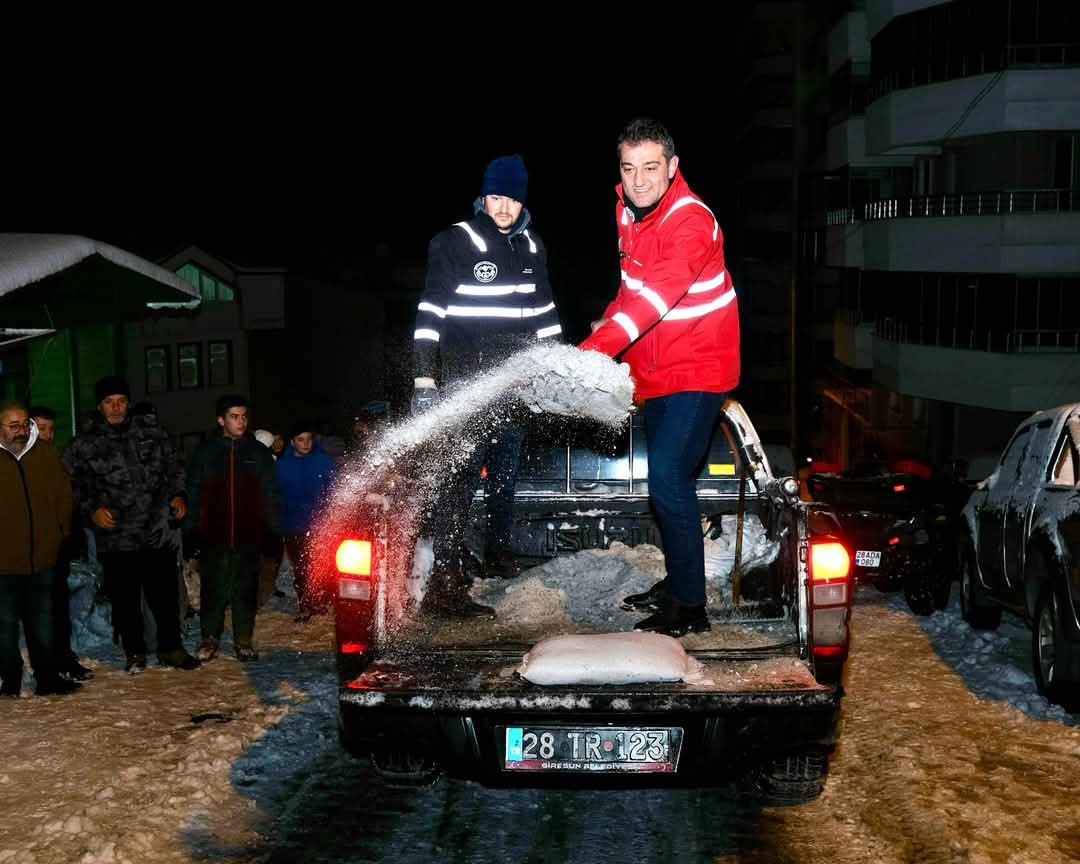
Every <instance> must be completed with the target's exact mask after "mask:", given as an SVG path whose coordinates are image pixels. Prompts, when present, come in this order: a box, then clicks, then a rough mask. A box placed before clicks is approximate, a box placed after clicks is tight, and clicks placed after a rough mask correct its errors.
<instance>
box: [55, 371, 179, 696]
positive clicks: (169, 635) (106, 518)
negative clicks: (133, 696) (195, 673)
mask: <svg viewBox="0 0 1080 864" xmlns="http://www.w3.org/2000/svg"><path fill="white" fill-rule="evenodd" d="M95 396H96V397H97V400H98V412H99V414H98V417H97V418H95V421H94V423H93V425H92V426H91V428H90V429H89V431H87V432H85V433H83V434H81V435H79V437H78V438H76V439H75V440H74V441H73V442H72V443H71V446H70V447H68V449H67V451H66V452H65V453H64V467H65V468H67V470H68V473H69V474H70V475H71V480H72V487H73V489H74V492H75V503H76V507H77V508H78V510H79V512H80V513H81V514H82V517H83V519H84V520H85V522H86V523H87V524H90V525H92V526H93V530H94V535H95V537H96V540H97V548H98V558H99V559H100V560H101V563H102V566H103V567H104V570H105V593H106V594H107V595H108V597H109V599H110V601H111V602H112V614H113V626H114V627H116V629H117V631H118V632H119V634H120V644H121V646H122V647H123V649H124V654H125V655H126V656H127V666H126V668H127V671H128V672H129V673H131V674H133V675H135V674H138V673H139V672H142V671H143V670H144V669H146V640H145V638H144V636H143V617H142V596H141V595H142V593H143V592H145V594H146V603H147V605H148V606H149V607H150V611H151V612H152V613H153V616H154V622H155V624H156V627H157V643H158V644H157V655H158V661H159V662H160V663H162V664H163V665H165V666H175V667H177V668H179V669H195V668H197V667H198V665H199V661H198V660H196V659H195V658H194V657H192V656H191V655H190V654H189V653H188V652H187V651H186V650H185V649H184V645H183V642H182V641H181V638H180V610H179V601H178V591H177V578H178V576H177V556H176V550H175V549H174V548H172V547H171V545H170V542H169V541H170V535H171V531H170V529H169V520H170V519H182V518H183V517H184V514H185V513H186V512H187V508H186V505H185V497H184V495H185V492H184V489H185V483H184V469H183V466H182V465H181V463H180V460H179V458H178V457H177V455H176V452H175V450H174V449H173V446H172V443H171V442H170V441H169V436H168V434H167V433H166V432H165V430H164V429H162V428H161V427H160V426H158V425H157V420H156V418H155V417H153V416H152V415H150V416H137V417H132V416H130V415H129V411H130V400H131V388H130V387H129V386H128V383H127V381H125V380H124V379H123V378H118V377H116V376H113V375H109V376H106V377H105V378H102V379H101V380H100V381H98V382H97V384H96V386H95Z"/></svg>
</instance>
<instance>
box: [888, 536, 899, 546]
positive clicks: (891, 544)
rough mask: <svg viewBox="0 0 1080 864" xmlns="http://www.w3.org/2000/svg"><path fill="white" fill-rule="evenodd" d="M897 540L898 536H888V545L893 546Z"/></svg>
mask: <svg viewBox="0 0 1080 864" xmlns="http://www.w3.org/2000/svg"><path fill="white" fill-rule="evenodd" d="M899 542H900V538H899V537H890V538H889V545H890V546H895V545H896V544H897V543H899Z"/></svg>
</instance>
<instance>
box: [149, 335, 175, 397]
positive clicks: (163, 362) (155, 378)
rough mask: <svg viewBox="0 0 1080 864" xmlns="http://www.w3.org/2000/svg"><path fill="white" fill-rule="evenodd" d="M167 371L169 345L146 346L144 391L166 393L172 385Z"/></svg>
mask: <svg viewBox="0 0 1080 864" xmlns="http://www.w3.org/2000/svg"><path fill="white" fill-rule="evenodd" d="M169 372H170V370H169V346H168V345H153V346H151V347H149V348H147V349H146V392H147V393H167V392H168V391H169V389H170V388H171V386H172V376H171V375H170V374H169Z"/></svg>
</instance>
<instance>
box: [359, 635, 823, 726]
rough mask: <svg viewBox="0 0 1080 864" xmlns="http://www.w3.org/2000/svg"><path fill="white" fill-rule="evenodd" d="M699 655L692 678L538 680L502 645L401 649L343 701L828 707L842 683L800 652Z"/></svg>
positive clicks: (436, 708)
mask: <svg viewBox="0 0 1080 864" xmlns="http://www.w3.org/2000/svg"><path fill="white" fill-rule="evenodd" d="M695 657H696V659H698V660H699V661H700V662H701V664H702V666H703V669H702V671H703V673H704V677H703V680H702V681H701V682H699V683H694V684H685V683H682V682H674V683H648V684H621V685H595V684H594V685H573V686H571V685H561V686H540V685H537V684H532V683H530V682H529V681H526V680H525V679H523V678H521V676H519V675H517V674H516V669H517V667H518V664H519V663H520V656H518V655H515V654H508V653H506V652H505V651H502V650H499V651H493V650H491V649H488V650H483V649H476V650H473V651H461V650H458V651H450V652H433V653H430V654H419V653H415V652H411V653H398V654H391V655H388V656H386V657H384V658H382V659H380V660H378V661H376V662H375V663H373V664H372V665H371V666H369V667H368V668H367V670H366V671H365V672H364V673H363V674H362V675H360V676H359V677H358V678H356V679H355V680H354V681H352V682H350V683H349V684H347V685H346V686H345V687H344V688H343V689H342V691H341V694H340V700H341V702H342V703H347V704H349V705H351V706H355V707H356V708H363V709H368V710H371V709H374V710H380V709H385V710H399V709H406V708H407V709H409V710H410V711H415V712H420V713H428V712H431V713H440V712H450V713H471V712H489V711H491V712H495V711H541V712H543V713H545V714H552V713H553V714H558V713H609V712H615V713H640V712H646V713H653V712H664V711H691V712H702V711H704V712H709V711H717V710H730V709H731V708H733V707H742V708H747V709H749V708H753V707H756V708H768V707H770V706H771V707H775V708H783V709H785V710H787V709H791V708H793V707H799V706H801V707H817V708H825V707H828V706H831V705H833V704H834V702H835V700H836V699H837V690H836V689H835V688H831V687H825V686H823V685H821V684H818V683H817V682H816V681H815V680H814V677H813V675H811V674H810V670H809V669H808V668H807V666H806V663H804V662H803V661H801V660H799V659H798V658H795V657H770V656H761V657H756V658H751V657H747V658H745V659H742V660H732V659H723V658H717V657H709V656H707V655H702V654H695Z"/></svg>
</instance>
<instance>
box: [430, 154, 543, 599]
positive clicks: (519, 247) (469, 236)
mask: <svg viewBox="0 0 1080 864" xmlns="http://www.w3.org/2000/svg"><path fill="white" fill-rule="evenodd" d="M527 185H528V174H527V172H526V170H525V162H524V160H523V159H522V158H521V157H520V156H518V155H516V154H515V155H513V156H501V157H499V158H498V159H495V160H493V161H492V162H491V163H490V164H489V165H488V167H487V170H486V171H485V172H484V179H483V182H482V184H481V187H480V196H479V197H478V198H477V199H476V201H475V202H474V205H473V208H474V210H475V215H474V216H473V218H472V219H470V220H469V221H467V222H458V223H456V224H455V225H453V226H451V227H450V228H448V229H446V230H445V231H442V232H441V233H439V234H437V235H436V236H435V238H434V239H433V240H432V241H431V244H430V246H429V248H428V269H427V277H426V280H425V283H424V292H423V295H422V296H421V298H420V303H419V306H418V307H417V308H418V311H417V315H416V333H415V341H414V346H415V349H414V370H415V376H416V379H415V390H414V392H413V398H412V410H413V412H414V413H417V412H419V411H423V410H425V409H426V408H427V407H430V406H431V405H432V404H433V403H434V402H435V401H436V400H437V398H438V389H437V388H438V386H439V384H440V383H441V384H442V385H443V386H445V385H447V384H450V383H452V382H454V381H459V380H462V379H466V378H469V377H472V376H473V375H475V374H477V373H479V372H482V371H485V370H488V369H491V368H492V367H494V366H496V365H498V364H499V363H501V362H502V361H503V360H505V359H506V358H507V357H509V356H510V355H511V354H513V353H515V352H516V351H520V350H521V349H523V348H526V347H528V346H530V345H533V344H536V342H537V340H544V339H556V338H558V336H559V334H560V333H561V332H562V327H561V326H560V324H559V316H558V313H557V312H556V310H555V301H554V298H553V297H552V293H551V285H550V283H549V281H548V273H547V254H546V252H545V250H544V246H543V243H541V241H540V237H539V236H538V235H537V234H536V232H535V231H534V230H533V229H532V228H531V226H530V223H531V219H532V217H531V216H530V214H529V211H528V210H526V209H525V203H524V202H525V191H526V187H527ZM440 378H441V382H440V380H439V379H440ZM478 437H479V438H480V439H481V440H479V441H478V442H477V446H476V449H475V450H474V452H473V454H472V458H471V460H470V464H469V465H468V466H466V469H465V470H461V471H457V472H456V473H454V474H453V475H452V477H451V479H450V480H449V481H448V488H446V489H445V490H444V492H443V495H442V496H441V497H440V500H439V506H438V507H436V508H435V512H434V513H433V519H434V555H435V564H434V569H433V571H432V579H431V582H430V585H429V588H428V591H427V594H426V595H425V598H424V602H423V605H422V608H421V611H422V612H423V613H425V614H431V615H440V616H451V617H477V616H493V615H494V610H492V609H490V608H489V607H487V606H481V605H479V604H477V603H473V602H472V600H471V599H470V598H469V595H468V591H467V590H466V589H467V583H466V578H465V573H464V556H465V555H466V554H467V552H466V550H465V549H464V534H465V524H466V519H467V517H468V509H469V501H470V499H471V498H472V493H473V490H474V489H475V488H476V475H477V473H478V472H479V470H480V468H481V466H486V467H487V472H486V473H487V476H486V484H485V490H484V504H485V509H486V511H487V538H486V542H485V549H484V569H485V571H486V573H487V575H489V576H508V575H512V573H513V572H514V571H513V561H512V557H511V555H510V549H509V543H510V533H511V529H512V525H513V522H512V518H513V503H514V483H515V480H516V478H517V468H518V458H519V455H520V452H521V441H522V437H523V432H522V430H521V429H520V428H519V427H517V426H516V425H513V424H511V425H503V426H501V427H499V428H497V429H495V430H494V431H493V432H492V434H490V435H487V434H484V435H481V436H478Z"/></svg>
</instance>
